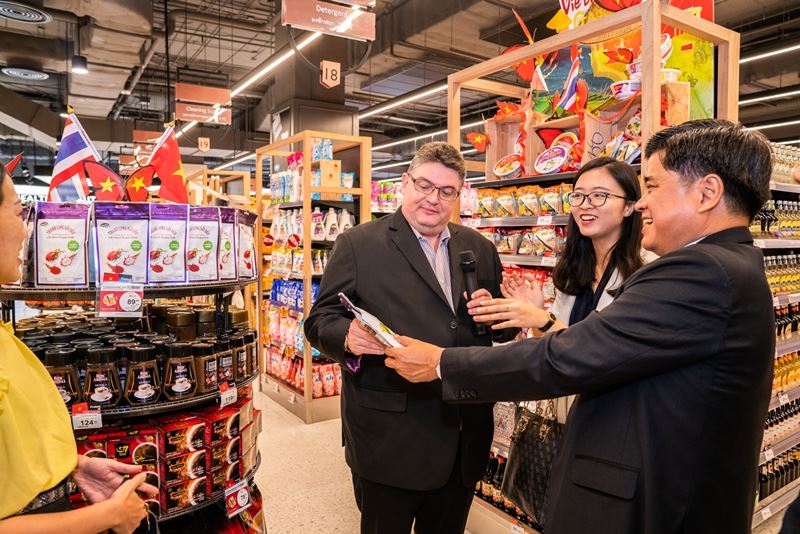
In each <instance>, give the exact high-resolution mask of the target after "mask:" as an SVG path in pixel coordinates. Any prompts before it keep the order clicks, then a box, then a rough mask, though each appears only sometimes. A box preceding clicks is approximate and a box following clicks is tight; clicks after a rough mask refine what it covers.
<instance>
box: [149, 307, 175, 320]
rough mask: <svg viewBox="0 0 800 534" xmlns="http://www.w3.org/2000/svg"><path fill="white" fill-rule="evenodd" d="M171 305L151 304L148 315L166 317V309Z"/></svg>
mask: <svg viewBox="0 0 800 534" xmlns="http://www.w3.org/2000/svg"><path fill="white" fill-rule="evenodd" d="M170 307H171V306H168V305H166V304H151V305H150V307H149V308H148V310H149V311H150V315H155V316H156V317H166V316H167V310H168V309H169V308H170Z"/></svg>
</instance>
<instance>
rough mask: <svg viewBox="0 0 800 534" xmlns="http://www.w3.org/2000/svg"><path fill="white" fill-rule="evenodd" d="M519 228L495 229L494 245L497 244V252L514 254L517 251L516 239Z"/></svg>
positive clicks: (519, 231) (518, 234)
mask: <svg viewBox="0 0 800 534" xmlns="http://www.w3.org/2000/svg"><path fill="white" fill-rule="evenodd" d="M521 233H522V231H521V230H508V229H506V228H498V229H497V230H496V236H497V237H496V239H497V241H496V242H495V246H497V253H498V254H516V253H517V240H518V239H519V237H520V235H521Z"/></svg>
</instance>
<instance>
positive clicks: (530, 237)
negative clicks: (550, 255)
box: [517, 230, 536, 256]
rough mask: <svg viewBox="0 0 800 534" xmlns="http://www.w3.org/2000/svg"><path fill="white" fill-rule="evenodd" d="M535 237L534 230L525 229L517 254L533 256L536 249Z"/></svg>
mask: <svg viewBox="0 0 800 534" xmlns="http://www.w3.org/2000/svg"><path fill="white" fill-rule="evenodd" d="M535 239H536V238H535V237H534V234H533V230H524V231H523V232H522V235H521V236H520V240H519V248H518V249H517V254H519V255H520V256H532V255H533V254H534V252H535V251H536V247H535V246H534V244H533V242H534V240H535Z"/></svg>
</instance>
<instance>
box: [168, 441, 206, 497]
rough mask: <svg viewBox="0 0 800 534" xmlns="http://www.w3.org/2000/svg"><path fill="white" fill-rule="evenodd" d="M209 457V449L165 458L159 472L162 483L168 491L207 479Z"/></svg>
mask: <svg viewBox="0 0 800 534" xmlns="http://www.w3.org/2000/svg"><path fill="white" fill-rule="evenodd" d="M207 456H208V451H207V449H200V450H197V451H192V452H187V453H185V454H181V455H180V456H173V457H172V458H163V459H162V460H161V462H160V464H159V465H160V471H159V472H160V475H161V481H162V483H163V484H164V485H165V486H167V490H169V486H173V485H175V484H181V483H184V482H185V481H187V480H192V479H197V478H202V477H205V475H206V463H207Z"/></svg>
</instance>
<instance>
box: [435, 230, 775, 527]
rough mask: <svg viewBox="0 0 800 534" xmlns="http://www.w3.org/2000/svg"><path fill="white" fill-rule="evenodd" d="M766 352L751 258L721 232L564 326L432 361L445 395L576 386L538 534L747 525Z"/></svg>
mask: <svg viewBox="0 0 800 534" xmlns="http://www.w3.org/2000/svg"><path fill="white" fill-rule="evenodd" d="M774 350H775V337H774V327H773V310H772V298H771V294H770V290H769V287H768V286H767V282H766V278H765V275H764V268H763V256H762V254H761V251H760V250H758V249H757V248H754V247H753V246H752V238H751V236H750V233H749V232H748V230H747V229H745V228H732V229H728V230H725V231H722V232H719V233H716V234H713V235H710V236H708V237H706V238H705V239H704V240H703V241H701V242H700V243H699V244H696V245H692V246H689V247H685V248H682V249H680V250H677V251H675V252H672V253H670V254H667V255H665V256H664V257H662V258H661V259H659V260H656V261H654V262H652V263H650V264H648V265H646V266H644V267H642V268H641V269H640V270H639V271H637V272H636V273H634V274H633V275H632V276H630V277H629V278H628V279H627V280H626V281H625V282H624V283H623V284H622V286H621V289H620V291H619V293H618V295H617V298H616V299H615V300H614V302H613V303H612V304H611V305H610V306H608V307H607V308H605V309H603V310H602V311H600V312H595V313H593V314H591V315H590V316H589V317H588V318H586V319H585V320H583V321H582V322H580V323H578V324H576V325H574V326H571V327H569V328H568V329H566V330H562V331H560V332H555V333H552V334H550V335H547V336H545V337H543V338H541V340H525V341H522V342H519V343H515V344H511V345H506V346H502V347H495V348H490V349H481V348H460V349H447V350H445V351H444V353H443V357H442V361H441V370H442V376H443V378H444V382H443V391H444V395H445V399H454V400H458V399H462V400H463V399H470V400H474V401H480V402H486V401H500V400H506V401H510V400H523V399H537V398H547V397H558V396H562V395H569V394H573V393H579V394H580V395H579V397H578V399H577V401H576V403H575V405H574V406H573V408H572V411H571V413H570V416H569V418H568V421H567V428H566V432H565V437H564V442H563V445H562V449H561V451H560V453H559V456H558V458H557V459H556V461H555V463H554V464H553V468H552V480H551V486H550V493H549V499H548V512H547V532H548V534H569V533H575V534H586V533H588V532H591V533H593V534H603V533H609V534H611V533H613V534H626V533H629V534H657V533H658V534H660V533H697V534H745V533H749V532H750V523H751V520H752V513H753V505H754V500H755V484H756V470H757V464H758V453H759V448H760V446H761V438H762V433H763V424H764V418H765V416H766V413H767V406H768V403H769V397H770V390H771V385H772V368H773V357H774Z"/></svg>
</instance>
